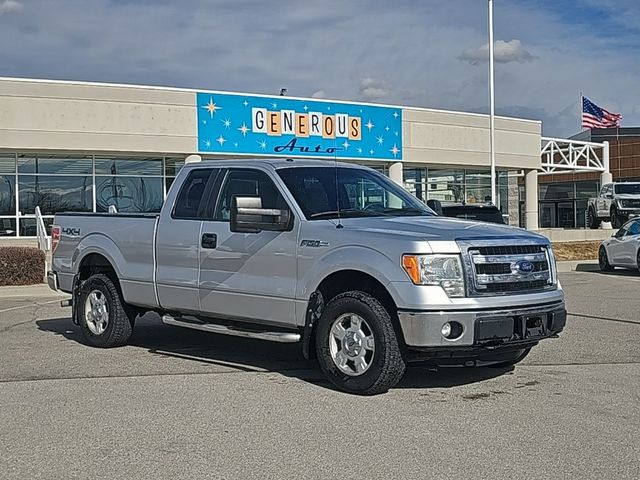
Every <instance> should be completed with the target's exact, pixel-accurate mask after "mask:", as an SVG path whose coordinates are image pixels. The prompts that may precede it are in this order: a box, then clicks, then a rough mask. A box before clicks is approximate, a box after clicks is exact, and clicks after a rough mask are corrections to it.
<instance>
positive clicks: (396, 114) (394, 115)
mask: <svg viewBox="0 0 640 480" xmlns="http://www.w3.org/2000/svg"><path fill="white" fill-rule="evenodd" d="M399 116H400V115H398V112H393V118H395V119H396V120H397V119H398V117H399Z"/></svg>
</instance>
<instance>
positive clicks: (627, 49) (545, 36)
mask: <svg viewBox="0 0 640 480" xmlns="http://www.w3.org/2000/svg"><path fill="white" fill-rule="evenodd" d="M494 3H495V38H496V41H497V42H498V43H497V44H496V58H497V61H498V63H497V64H496V109H497V112H498V113H499V114H505V115H515V116H522V117H525V118H534V119H540V120H542V121H543V130H544V133H545V134H546V135H553V136H567V135H572V134H574V133H576V132H577V131H578V130H579V121H580V119H579V92H580V91H583V92H584V94H585V95H586V96H588V97H589V98H590V99H591V100H593V101H594V102H595V103H597V104H598V105H600V106H602V107H604V108H607V109H608V110H611V111H614V112H620V113H622V114H623V115H624V120H623V123H622V124H623V126H640V93H639V92H640V88H639V82H638V78H640V61H638V59H639V58H640V2H639V1H638V0H575V1H568V0H560V1H552V0H495V2H494ZM486 6H487V2H486V0H447V1H444V0H438V1H435V0H411V1H410V0H395V1H393V2H391V1H382V0H351V1H344V0H322V1H318V0H315V1H312V0H279V1H275V0H272V1H264V0H182V1H171V0H158V1H151V0H55V1H53V0H0V45H2V46H3V48H1V49H0V75H2V76H17V77H36V78H54V79H72V80H90V81H103V82H120V83H142V84H152V85H169V86H180V87H192V88H202V89H221V90H232V91H244V92H253V93H266V94H277V93H278V92H279V89H280V88H281V87H286V88H287V89H288V91H289V94H291V95H295V96H315V97H324V98H332V99H338V100H363V101H369V102H380V103H396V104H404V105H416V106H422V107H433V108H443V109H452V110H464V111H474V112H486V111H487V91H486V89H487V64H486V44H487V8H486ZM483 47H484V48H483Z"/></svg>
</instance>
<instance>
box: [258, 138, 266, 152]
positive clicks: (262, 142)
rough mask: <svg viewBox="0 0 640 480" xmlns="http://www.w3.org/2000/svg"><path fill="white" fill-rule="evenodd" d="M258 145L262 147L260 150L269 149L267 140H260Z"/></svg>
mask: <svg viewBox="0 0 640 480" xmlns="http://www.w3.org/2000/svg"><path fill="white" fill-rule="evenodd" d="M258 146H259V147H260V150H266V149H267V142H266V141H265V140H260V141H259V142H258Z"/></svg>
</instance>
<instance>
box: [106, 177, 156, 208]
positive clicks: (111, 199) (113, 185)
mask: <svg viewBox="0 0 640 480" xmlns="http://www.w3.org/2000/svg"><path fill="white" fill-rule="evenodd" d="M162 182H163V180H162V178H160V177H157V178H154V177H151V178H140V177H120V176H112V177H96V211H97V212H106V211H108V210H109V205H114V206H115V207H116V209H117V210H118V212H136V213H141V212H153V213H155V212H159V211H160V209H161V208H162V203H163V201H164V189H163V186H162Z"/></svg>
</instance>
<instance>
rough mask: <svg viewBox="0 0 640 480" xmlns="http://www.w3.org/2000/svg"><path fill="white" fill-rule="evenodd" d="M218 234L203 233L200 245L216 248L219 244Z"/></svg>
mask: <svg viewBox="0 0 640 480" xmlns="http://www.w3.org/2000/svg"><path fill="white" fill-rule="evenodd" d="M217 244H218V236H217V235H216V234H215V233H203V234H202V239H201V241H200V245H202V248H216V247H217V246H218V245H217Z"/></svg>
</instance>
